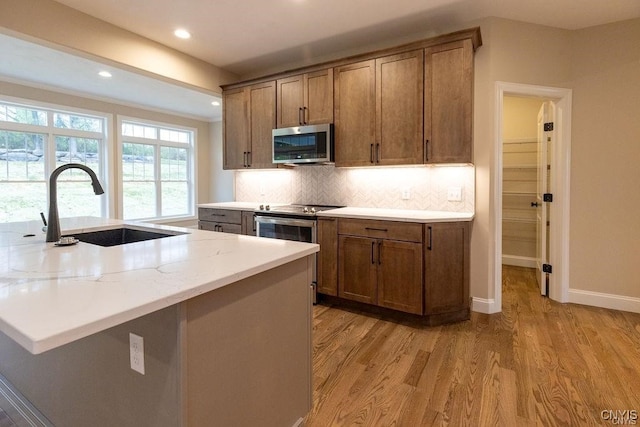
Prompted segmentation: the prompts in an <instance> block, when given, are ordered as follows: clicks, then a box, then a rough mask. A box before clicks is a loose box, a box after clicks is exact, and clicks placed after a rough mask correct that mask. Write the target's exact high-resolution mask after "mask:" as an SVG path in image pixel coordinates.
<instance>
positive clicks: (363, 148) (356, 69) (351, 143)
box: [334, 59, 376, 166]
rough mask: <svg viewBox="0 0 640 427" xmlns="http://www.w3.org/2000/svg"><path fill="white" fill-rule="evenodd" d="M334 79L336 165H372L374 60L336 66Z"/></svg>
mask: <svg viewBox="0 0 640 427" xmlns="http://www.w3.org/2000/svg"><path fill="white" fill-rule="evenodd" d="M334 79H335V80H334V100H335V106H334V124H335V126H334V130H335V152H336V154H335V160H336V166H368V165H373V164H374V157H373V156H374V145H375V127H376V100H375V91H376V87H375V80H376V63H375V60H373V59H372V60H370V61H363V62H358V63H355V64H349V65H344V66H342V67H338V68H335V72H334Z"/></svg>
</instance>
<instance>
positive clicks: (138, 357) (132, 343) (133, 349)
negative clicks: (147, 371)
mask: <svg viewBox="0 0 640 427" xmlns="http://www.w3.org/2000/svg"><path fill="white" fill-rule="evenodd" d="M129 357H130V359H131V369H133V370H134V371H136V372H140V373H141V374H142V375H144V339H143V338H142V337H141V336H139V335H136V334H132V333H129Z"/></svg>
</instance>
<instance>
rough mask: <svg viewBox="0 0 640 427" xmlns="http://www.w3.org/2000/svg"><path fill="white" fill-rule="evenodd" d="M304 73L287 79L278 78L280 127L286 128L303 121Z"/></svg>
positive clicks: (298, 124) (278, 116)
mask: <svg viewBox="0 0 640 427" xmlns="http://www.w3.org/2000/svg"><path fill="white" fill-rule="evenodd" d="M303 81H304V76H303V75H302V74H300V75H297V76H292V77H287V78H286V79H278V81H277V85H278V92H277V102H276V105H277V107H278V113H277V119H278V127H279V128H285V127H291V126H300V125H302V124H303V123H304V122H303V120H304V119H303V111H302V107H303V105H304V96H303V86H304V84H303Z"/></svg>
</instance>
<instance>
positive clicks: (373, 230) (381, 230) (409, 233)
mask: <svg viewBox="0 0 640 427" xmlns="http://www.w3.org/2000/svg"><path fill="white" fill-rule="evenodd" d="M338 234H350V235H354V236H365V237H372V238H377V239H390V240H401V241H405V242H417V243H421V242H422V224H418V223H413V222H397V221H378V220H366V219H364V220H362V219H340V220H339V222H338Z"/></svg>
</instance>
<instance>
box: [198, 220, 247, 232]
mask: <svg viewBox="0 0 640 427" xmlns="http://www.w3.org/2000/svg"><path fill="white" fill-rule="evenodd" d="M198 228H199V229H200V230H208V231H217V232H219V233H233V234H242V226H241V225H240V224H227V223H224V222H212V221H198Z"/></svg>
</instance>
